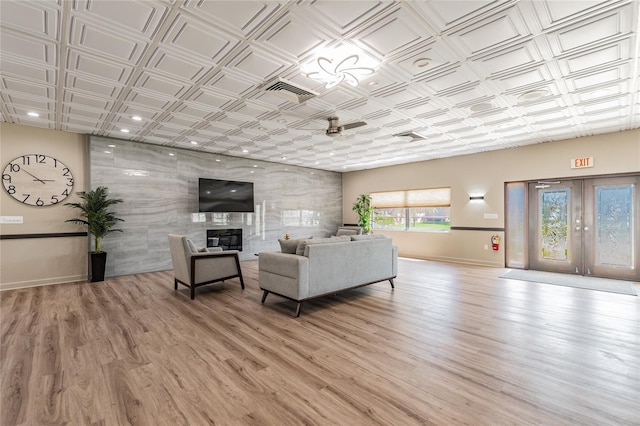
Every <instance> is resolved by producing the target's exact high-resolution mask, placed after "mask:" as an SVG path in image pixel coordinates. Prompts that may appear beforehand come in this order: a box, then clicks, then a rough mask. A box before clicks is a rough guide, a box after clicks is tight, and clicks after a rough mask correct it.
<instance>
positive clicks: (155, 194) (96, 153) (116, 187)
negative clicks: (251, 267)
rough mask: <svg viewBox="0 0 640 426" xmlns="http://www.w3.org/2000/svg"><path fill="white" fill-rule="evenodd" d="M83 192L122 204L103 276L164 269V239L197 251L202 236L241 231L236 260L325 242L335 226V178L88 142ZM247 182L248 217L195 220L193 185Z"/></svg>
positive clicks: (338, 207)
mask: <svg viewBox="0 0 640 426" xmlns="http://www.w3.org/2000/svg"><path fill="white" fill-rule="evenodd" d="M89 156H90V161H89V163H90V171H89V174H90V177H89V181H90V186H91V188H95V187H97V186H107V187H108V188H109V194H110V195H111V196H113V197H115V198H122V199H123V200H124V203H122V204H118V205H117V206H116V207H117V208H116V209H114V210H115V211H116V212H117V213H118V217H121V218H123V219H124V220H125V222H123V223H122V224H121V225H120V226H119V227H120V228H121V229H122V230H123V231H124V232H119V233H113V234H111V235H109V236H108V237H107V238H105V239H104V241H103V246H104V247H103V248H104V249H105V251H107V252H108V253H109V254H108V261H107V271H106V275H107V276H117V275H127V274H135V273H141V272H151V271H162V270H169V269H171V258H170V254H169V248H168V243H167V234H169V233H175V234H182V235H186V236H187V237H188V238H190V239H192V240H193V241H194V242H195V243H196V245H198V246H205V245H206V236H207V230H208V229H222V228H225V229H227V228H234V229H241V230H242V234H243V239H242V248H243V251H242V252H241V253H240V259H241V260H249V259H255V256H254V253H258V252H259V251H261V250H279V245H278V241H277V239H278V238H282V236H283V235H284V234H289V235H290V236H291V237H292V238H297V237H308V236H310V235H314V236H326V235H329V234H330V233H332V232H335V230H336V229H337V228H338V226H340V225H341V222H342V176H341V174H340V173H336V172H328V171H322V170H315V169H308V168H304V167H295V166H285V165H282V164H277V163H270V162H266V161H254V160H247V159H243V158H237V157H230V156H225V155H220V154H213V153H207V152H197V151H191V150H185V149H176V148H170V147H164V146H157V145H150V144H144V143H138V142H130V141H122V140H117V139H109V138H103V137H94V136H91V137H90V138H89ZM200 177H206V178H212V179H227V180H239V181H249V182H254V198H255V204H256V210H255V212H254V213H201V214H197V213H198V178H200Z"/></svg>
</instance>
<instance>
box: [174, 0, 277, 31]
mask: <svg viewBox="0 0 640 426" xmlns="http://www.w3.org/2000/svg"><path fill="white" fill-rule="evenodd" d="M286 3H287V2H286V1H275V0H271V1H237V0H228V1H223V0H217V1H215V2H211V1H208V2H206V1H204V2H203V1H195V0H189V1H187V2H186V4H185V5H184V6H183V7H184V8H185V9H186V10H188V11H189V12H190V13H193V14H194V15H196V16H198V17H201V18H204V19H207V20H209V21H211V22H214V23H216V24H217V25H219V26H222V27H224V28H225V29H226V30H227V31H231V32H233V33H235V34H237V35H238V36H240V35H244V36H247V35H249V34H251V33H252V32H254V31H255V30H256V28H259V27H260V25H261V24H263V23H264V22H265V20H267V19H269V18H270V17H271V16H272V15H273V14H274V13H276V12H278V11H279V10H280V9H282V7H283V6H285V5H286Z"/></svg>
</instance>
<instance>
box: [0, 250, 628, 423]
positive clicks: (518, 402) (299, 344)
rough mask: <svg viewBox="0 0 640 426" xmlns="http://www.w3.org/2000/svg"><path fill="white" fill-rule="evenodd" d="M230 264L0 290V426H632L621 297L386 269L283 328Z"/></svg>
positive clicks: (280, 306)
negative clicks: (220, 274)
mask: <svg viewBox="0 0 640 426" xmlns="http://www.w3.org/2000/svg"><path fill="white" fill-rule="evenodd" d="M242 267H243V271H244V274H245V282H246V284H247V288H246V290H244V291H242V290H241V289H240V285H239V283H238V281H237V280H230V281H228V282H226V283H223V284H218V285H213V286H209V287H204V288H201V289H198V290H197V297H196V299H195V300H194V301H191V300H189V297H188V290H187V289H186V288H185V287H182V289H180V290H179V291H177V292H175V291H174V290H173V280H172V278H173V276H172V273H171V272H159V273H149V274H139V275H133V276H126V277H120V278H116V279H110V280H108V281H106V282H104V283H96V284H92V283H77V284H65V285H55V286H47V287H40V288H32V289H23V290H13V291H6V292H3V293H1V294H0V297H1V304H0V308H1V315H2V317H1V319H2V323H1V332H2V334H1V338H2V340H1V348H2V356H1V359H0V361H1V365H0V367H1V373H2V384H1V391H2V395H1V401H2V404H1V407H0V408H1V417H0V424H2V425H4V426H9V425H16V424H19V425H45V424H47V425H48V424H73V425H98V424H100V425H125V424H139V425H154V426H155V425H207V424H217V425H245V424H246V425H297V424H309V425H333V424H335V425H373V424H384V425H412V424H427V425H431V424H435V425H459V424H470V425H528V424H544V425H565V424H566V425H568V424H581V425H583V424H586V425H625V424H627V425H632V424H635V425H638V424H640V410H639V408H638V407H639V406H638V404H639V402H640V370H639V368H640V367H639V366H640V363H639V362H638V361H639V360H638V357H639V354H640V341H639V339H640V337H639V336H640V330H639V324H640V304H639V302H638V299H639V298H638V297H633V296H625V295H618V294H611V293H602V292H597V291H590V290H581V289H574V288H567V287H559V286H554V285H547V284H535V283H526V282H521V281H515V280H507V279H502V278H498V276H499V275H500V274H501V273H502V272H503V270H502V269H496V268H482V267H472V266H461V265H452V264H445V263H436V262H425V261H412V260H408V259H401V260H400V263H399V271H400V273H399V276H398V278H397V279H396V281H395V284H396V288H395V290H392V289H391V288H390V286H389V283H388V282H384V283H378V284H374V285H371V286H368V287H364V288H360V289H357V290H354V291H350V292H347V293H342V294H339V295H337V296H332V297H327V298H323V299H321V300H318V301H316V302H313V303H307V304H306V305H305V306H304V308H303V313H302V315H301V317H300V318H297V319H296V318H293V313H294V310H295V305H294V303H292V302H290V301H286V300H284V299H282V298H278V297H277V296H274V295H270V296H269V297H268V298H267V301H266V303H265V305H261V304H260V298H261V292H260V291H259V289H258V283H257V261H249V262H243V264H242Z"/></svg>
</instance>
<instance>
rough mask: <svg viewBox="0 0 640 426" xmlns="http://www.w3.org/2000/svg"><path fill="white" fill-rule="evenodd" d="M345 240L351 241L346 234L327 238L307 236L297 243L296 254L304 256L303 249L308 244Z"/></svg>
mask: <svg viewBox="0 0 640 426" xmlns="http://www.w3.org/2000/svg"><path fill="white" fill-rule="evenodd" d="M345 241H351V237H350V236H348V235H343V236H341V237H329V238H314V239H311V238H307V239H304V240H300V242H299V243H298V247H297V248H296V254H297V255H298V256H304V250H305V249H306V248H307V246H308V245H310V244H328V243H340V242H345Z"/></svg>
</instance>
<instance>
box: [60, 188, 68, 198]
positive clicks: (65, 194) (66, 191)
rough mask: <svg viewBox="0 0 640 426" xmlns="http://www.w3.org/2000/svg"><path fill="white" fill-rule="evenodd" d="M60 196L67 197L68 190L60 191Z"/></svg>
mask: <svg viewBox="0 0 640 426" xmlns="http://www.w3.org/2000/svg"><path fill="white" fill-rule="evenodd" d="M60 195H64V196H65V197H67V196H68V195H69V190H68V189H65V190H64V191H62V194H60Z"/></svg>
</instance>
